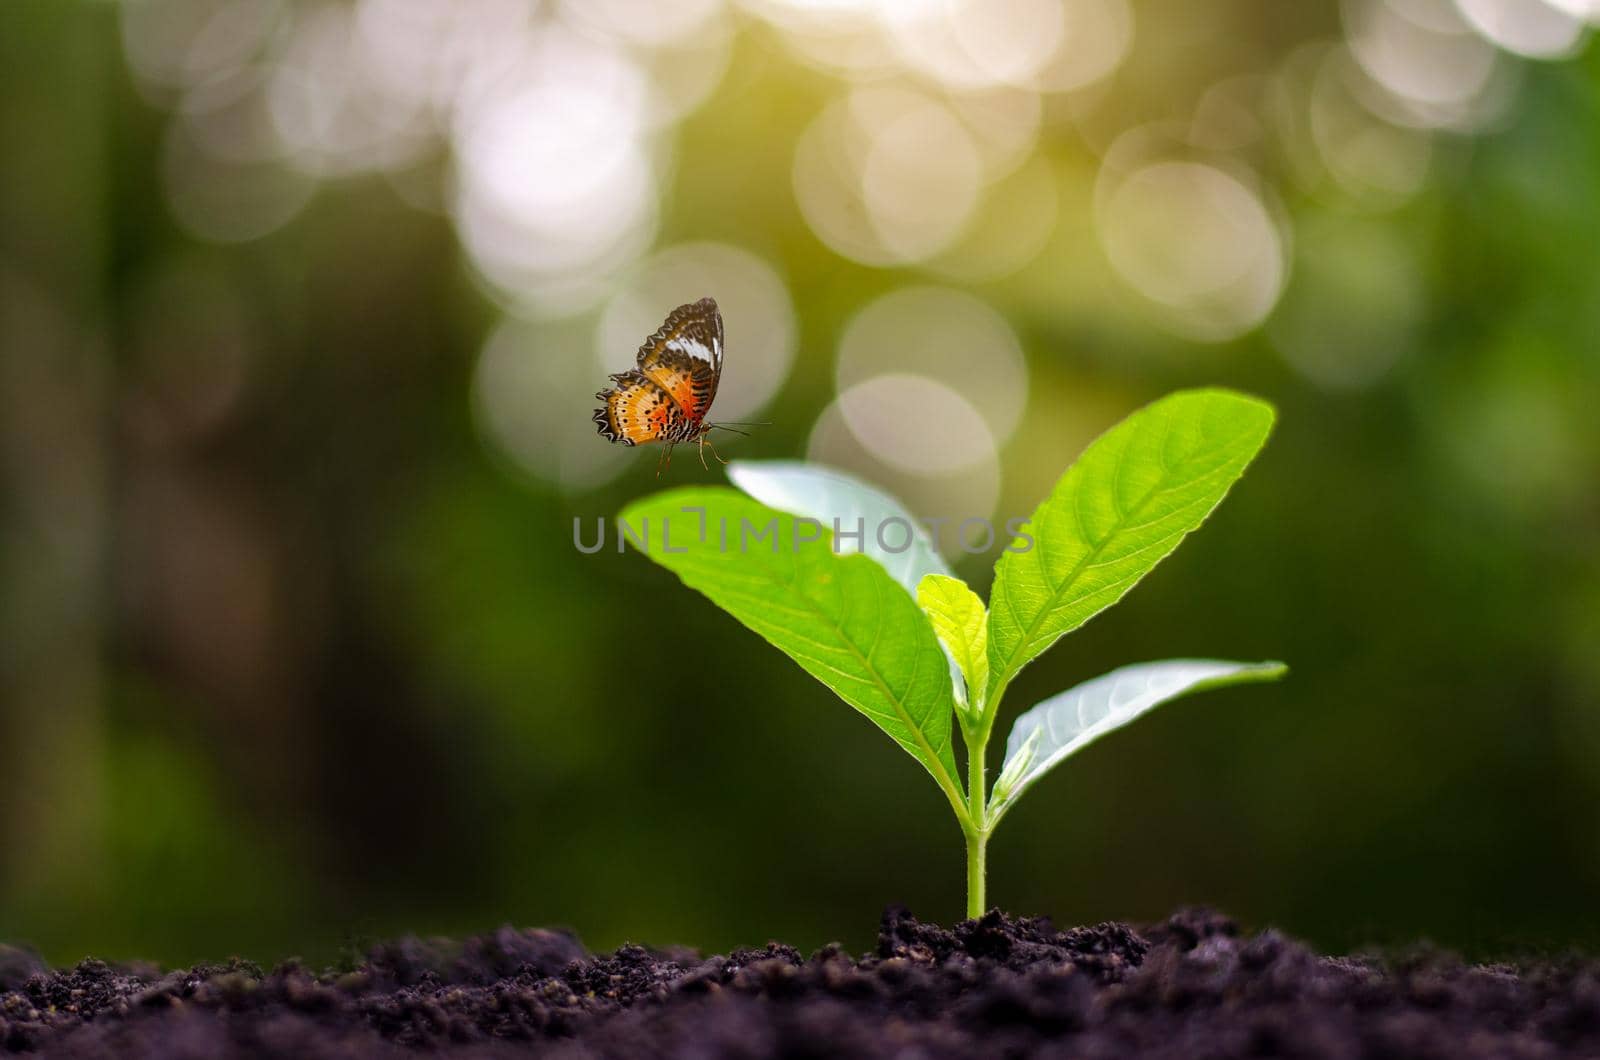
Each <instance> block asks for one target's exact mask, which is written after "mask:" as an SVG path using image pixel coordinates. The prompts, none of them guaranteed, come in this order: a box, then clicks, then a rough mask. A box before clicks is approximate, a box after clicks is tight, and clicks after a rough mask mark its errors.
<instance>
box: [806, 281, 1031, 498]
mask: <svg viewBox="0 0 1600 1060" xmlns="http://www.w3.org/2000/svg"><path fill="white" fill-rule="evenodd" d="M835 371H836V374H837V378H838V383H839V391H840V393H841V394H849V393H852V392H853V388H854V387H855V386H857V384H865V383H867V382H869V381H870V380H872V379H873V378H874V377H878V376H898V375H901V374H905V373H915V374H916V375H918V376H921V377H925V378H927V379H929V380H932V381H934V382H936V383H940V384H942V385H943V386H944V387H945V388H948V389H949V390H951V391H954V392H955V393H958V394H960V395H961V397H962V398H963V401H962V402H961V405H960V406H959V407H953V412H952V414H953V415H954V416H955V417H957V418H958V419H959V418H960V417H963V416H964V415H965V413H966V408H967V407H969V406H970V407H971V408H973V409H975V410H977V412H978V414H979V415H980V416H982V417H983V420H984V423H985V425H986V427H987V432H988V435H989V436H990V438H992V439H994V442H998V443H1000V444H1004V442H1005V441H1006V439H1008V438H1010V437H1011V433H1012V431H1014V430H1015V429H1016V426H1017V422H1018V420H1020V419H1021V417H1022V412H1023V409H1024V408H1025V407H1026V405H1027V401H1028V366H1027V362H1026V361H1025V360H1024V358H1023V355H1022V346H1021V344H1020V343H1019V342H1018V341H1017V336H1016V333H1015V332H1013V331H1012V330H1011V326H1010V325H1009V324H1007V323H1006V321H1005V318H1004V317H1002V316H1001V315H1000V314H999V313H997V312H995V310H993V309H992V308H990V307H989V306H988V305H986V304H985V303H984V302H983V301H982V300H980V299H978V298H977V297H975V296H973V295H970V294H967V293H965V292H963V291H957V290H952V289H949V288H944V287H902V288H900V289H899V290H896V291H893V292H891V293H889V294H886V295H884V296H883V297H881V298H878V299H876V300H875V301H873V302H871V303H869V304H868V305H867V306H866V307H865V308H863V309H862V310H861V311H860V312H859V313H857V314H856V315H855V317H854V318H853V319H852V320H851V321H850V323H849V325H848V326H847V327H846V329H845V332H844V335H843V337H842V338H841V339H840V340H839V359H838V364H837V367H836V369H835ZM878 393H880V391H877V390H873V391H869V392H867V396H868V397H871V396H874V395H875V394H878ZM889 393H890V394H892V395H893V396H894V397H895V398H896V400H897V401H899V400H902V396H903V397H904V400H909V401H912V402H913V403H915V401H916V400H919V399H918V398H917V397H916V391H915V389H914V388H913V389H911V390H908V391H898V390H896V389H895V388H892V387H891V388H889ZM859 400H861V399H860V398H856V399H852V402H854V401H859ZM840 401H841V406H842V408H843V410H844V412H845V416H846V420H847V422H849V423H850V424H851V425H852V429H854V430H856V431H857V436H858V437H861V438H862V440H863V441H864V442H866V441H867V438H866V436H865V435H864V434H863V433H862V431H861V430H860V429H859V428H858V427H857V426H856V422H857V421H856V420H855V419H854V418H852V415H851V409H852V408H853V407H854V405H853V404H852V403H851V402H845V401H844V399H843V398H841V399H840ZM943 404H947V402H944V401H943V396H942V394H938V395H935V397H934V399H933V403H932V404H931V405H930V406H929V408H928V409H927V412H926V414H927V415H928V416H930V417H937V416H940V415H943V414H944V409H943V408H942V407H941V406H942V405H943ZM899 426H900V425H898V424H897V425H896V429H898V428H899ZM952 429H953V430H954V429H955V428H954V427H952ZM956 433H957V434H962V435H963V437H961V438H960V441H961V443H962V444H972V445H974V446H975V447H976V448H975V452H978V451H982V450H983V449H985V448H988V447H990V446H992V445H993V444H994V442H988V441H986V440H985V439H983V438H980V437H978V436H977V435H975V434H973V433H972V432H970V431H957V432H956ZM915 444H917V445H919V446H920V444H921V443H920V442H919V443H915ZM869 447H870V444H869ZM875 451H876V450H875ZM880 455H887V454H880ZM890 462H891V463H896V462H897V461H895V460H893V459H892V458H890ZM913 469H915V468H913Z"/></svg>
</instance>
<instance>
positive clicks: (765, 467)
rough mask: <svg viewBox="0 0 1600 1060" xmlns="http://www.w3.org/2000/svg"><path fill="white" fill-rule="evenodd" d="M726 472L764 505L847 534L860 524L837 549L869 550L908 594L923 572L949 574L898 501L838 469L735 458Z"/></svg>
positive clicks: (917, 525) (845, 537) (946, 565)
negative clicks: (857, 536) (858, 533)
mask: <svg viewBox="0 0 1600 1060" xmlns="http://www.w3.org/2000/svg"><path fill="white" fill-rule="evenodd" d="M728 478H729V479H731V480H732V481H733V484H734V485H735V486H738V487H739V488H740V489H741V490H744V492H746V493H748V494H749V495H750V496H752V497H754V498H755V499H756V500H758V501H760V502H761V503H762V504H765V505H767V506H768V507H770V508H776V509H778V510H779V511H781V512H791V513H793V514H795V515H803V516H806V517H807V518H810V519H815V520H817V521H818V522H820V523H821V524H822V525H823V526H826V527H828V528H829V529H834V528H835V520H837V521H838V523H837V526H838V528H839V529H842V530H844V531H845V533H846V534H847V535H848V534H853V532H854V531H855V530H857V529H861V530H862V531H863V534H862V536H861V538H860V540H859V544H858V542H857V539H855V538H854V537H853V536H841V538H840V540H839V551H841V552H862V553H864V554H866V555H868V556H871V557H872V558H873V559H875V560H877V561H878V562H879V563H881V564H883V567H884V569H885V570H887V571H888V572H889V574H890V575H891V576H893V578H894V580H895V581H897V582H899V583H900V584H901V585H903V586H905V589H906V592H908V593H910V594H912V596H915V595H916V592H917V583H918V582H920V581H921V580H922V576H923V575H925V574H943V575H944V576H945V577H953V576H954V575H953V572H952V571H951V570H950V567H949V565H948V564H947V563H945V561H944V560H943V559H942V558H941V557H940V555H939V551H938V549H937V548H935V547H934V543H933V542H932V541H931V540H929V538H928V535H927V534H926V533H925V532H924V531H923V529H922V525H921V524H920V523H918V522H917V520H916V517H914V516H913V515H912V514H911V513H910V512H908V511H907V510H906V509H905V506H904V505H902V504H901V503H900V502H899V501H897V500H895V499H894V498H893V497H891V496H889V495H888V494H887V493H883V492H882V491H880V490H877V489H874V488H873V487H871V486H869V485H867V484H866V483H865V482H862V481H861V480H860V479H858V478H855V477H853V476H851V475H847V474H845V473H844V472H843V471H836V470H834V469H833V468H831V467H823V466H822V465H820V464H806V463H802V462H800V461H797V460H735V461H733V462H732V463H730V464H729V465H728ZM897 521H898V522H897ZM898 524H904V528H903V529H902V527H901V525H898ZM880 527H882V528H884V535H883V540H881V541H880V540H879V534H878V530H879V528H880ZM901 542H907V544H906V547H905V548H904V549H901V550H900V551H894V552H891V551H890V549H898V548H900V544H901ZM885 543H887V545H888V548H885V547H884V544H885Z"/></svg>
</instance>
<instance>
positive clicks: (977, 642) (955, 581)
mask: <svg viewBox="0 0 1600 1060" xmlns="http://www.w3.org/2000/svg"><path fill="white" fill-rule="evenodd" d="M917 603H918V604H919V605H920V606H921V607H922V611H923V613H924V614H926V615H927V616H928V621H930V622H932V623H933V631H934V632H935V633H937V634H938V635H939V642H940V643H941V644H943V645H944V649H945V651H946V652H947V653H948V654H949V656H950V658H951V659H952V660H954V661H955V664H956V666H957V667H959V668H960V670H961V676H962V679H963V683H964V684H965V686H966V696H965V697H964V699H963V702H964V705H966V706H968V707H969V708H970V710H971V711H972V712H973V715H974V716H981V713H982V710H983V693H984V690H985V689H986V688H988V687H989V613H988V612H987V611H986V610H984V607H983V601H982V600H980V599H979V598H978V594H977V593H975V592H973V591H972V590H971V589H970V588H968V587H967V583H966V582H964V581H962V580H961V579H960V578H952V577H948V576H946V575H943V574H927V575H924V576H923V578H922V581H920V582H918V583H917Z"/></svg>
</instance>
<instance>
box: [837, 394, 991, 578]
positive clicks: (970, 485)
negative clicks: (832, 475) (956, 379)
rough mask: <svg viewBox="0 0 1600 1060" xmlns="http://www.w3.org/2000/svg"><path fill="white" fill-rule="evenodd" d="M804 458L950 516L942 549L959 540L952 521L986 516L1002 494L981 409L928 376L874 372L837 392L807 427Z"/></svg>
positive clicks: (932, 514) (929, 512)
mask: <svg viewBox="0 0 1600 1060" xmlns="http://www.w3.org/2000/svg"><path fill="white" fill-rule="evenodd" d="M806 459H808V460H812V461H815V462H816V463H819V464H826V465H828V466H830V467H837V468H841V469H843V470H845V471H849V472H851V473H853V474H855V475H857V476H859V477H861V478H863V479H864V480H866V481H868V482H872V483H875V484H876V485H878V486H879V487H880V488H883V489H886V490H888V491H889V492H890V493H892V494H893V495H894V496H896V497H898V498H900V499H901V500H902V501H904V502H905V504H906V505H907V507H908V508H909V509H910V510H911V511H912V512H913V513H914V514H916V515H918V516H920V517H922V518H925V519H948V520H952V523H951V527H950V528H947V529H946V530H944V531H943V532H941V533H940V534H939V535H938V539H939V543H940V544H941V546H942V548H941V550H942V551H943V552H944V553H945V554H946V555H947V556H953V555H955V554H956V550H957V549H958V547H959V544H958V543H957V542H956V540H955V537H954V528H955V527H956V526H957V524H959V522H960V521H961V520H964V519H969V518H975V519H988V518H991V517H992V516H993V515H994V512H995V506H996V504H997V503H998V502H999V498H1000V461H999V456H998V454H997V452H996V449H995V445H994V441H993V439H992V437H991V436H990V435H989V432H988V429H987V427H986V426H985V424H984V422H983V416H982V415H981V414H980V413H979V412H978V410H977V409H975V408H974V407H972V405H971V404H969V403H968V402H967V401H966V399H964V398H963V397H962V396H961V395H960V394H958V393H956V392H955V391H954V390H952V389H950V388H949V387H948V386H945V385H944V384H943V383H939V382H935V381H934V380H932V379H928V378H927V377H925V376H917V375H909V374H901V375H885V376H875V377H874V378H872V379H869V380H867V381H866V382H864V383H860V384H857V385H856V386H853V387H851V388H850V389H849V390H847V391H845V392H844V393H843V394H841V395H839V397H838V399H837V400H836V401H834V402H833V403H832V404H830V405H829V406H828V407H827V408H826V409H824V410H823V412H822V415H821V416H819V417H818V419H817V422H816V424H815V425H814V426H813V427H812V429H811V436H810V439H809V440H808V442H807V444H806ZM1002 544H1003V542H1002Z"/></svg>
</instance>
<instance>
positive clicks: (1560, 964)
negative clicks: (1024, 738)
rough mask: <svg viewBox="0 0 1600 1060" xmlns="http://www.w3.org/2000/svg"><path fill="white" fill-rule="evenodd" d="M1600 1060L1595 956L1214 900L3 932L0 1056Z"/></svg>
mask: <svg viewBox="0 0 1600 1060" xmlns="http://www.w3.org/2000/svg"><path fill="white" fill-rule="evenodd" d="M421 1051H426V1052H428V1053H444V1054H448V1055H451V1056H455V1057H502V1056H512V1055H527V1054H530V1053H533V1054H537V1055H540V1056H550V1057H561V1058H574V1060H575V1058H580V1057H581V1058H585V1060H591V1058H596V1060H597V1058H611V1057H616V1058H632V1057H641V1056H649V1057H684V1058H688V1057H694V1058H696V1060H716V1058H730V1060H731V1058H745V1057H788V1058H806V1057H818V1058H822V1057H840V1056H862V1057H887V1056H903V1057H919V1058H929V1060H937V1058H943V1057H1033V1056H1040V1057H1044V1056H1051V1057H1067V1056H1070V1057H1075V1058H1085V1060H1100V1058H1104V1060H1113V1058H1115V1060H1127V1058H1161V1060H1168V1058H1170V1060H1179V1058H1184V1060H1187V1058H1201V1057H1204V1058H1208V1060H1209V1058H1219V1060H1220V1058H1226V1057H1303V1058H1320V1057H1329V1058H1353V1057H1384V1058H1401V1057H1404V1058H1414V1060H1429V1058H1439V1060H1473V1058H1478V1057H1483V1058H1490V1057H1492V1058H1496V1060H1521V1058H1527V1060H1535V1058H1537V1060H1548V1058H1553V1057H1565V1056H1572V1057H1597V1056H1600V962H1594V961H1586V960H1580V959H1577V958H1573V959H1569V960H1565V961H1555V962H1541V963H1537V964H1527V965H1522V966H1520V967H1511V966H1503V965H1468V964H1463V963H1461V962H1460V961H1458V960H1455V959H1453V958H1451V957H1448V956H1445V955H1442V954H1429V955H1424V956H1417V957H1412V958H1407V959H1405V960H1400V961H1389V962H1378V961H1376V960H1363V959H1353V958H1346V957H1322V956H1318V955H1317V954H1315V953H1313V952H1311V951H1310V950H1309V949H1307V948H1306V947H1305V946H1303V945H1300V944H1299V943H1296V942H1294V941H1292V940H1290V939H1288V938H1285V937H1283V936H1282V935H1279V934H1277V933H1275V932H1272V931H1266V932H1262V933H1260V934H1256V935H1253V936H1249V937H1245V936H1242V935H1241V934H1240V932H1239V931H1238V930H1237V928H1236V927H1235V926H1234V924H1233V923H1232V922H1231V921H1229V920H1227V919H1226V918H1223V917H1221V916H1218V915H1216V914H1213V913H1208V912H1203V911H1189V912H1183V913H1179V914H1178V915H1176V916H1174V917H1172V918H1171V919H1169V920H1167V921H1166V922H1165V923H1162V924H1158V925H1155V926H1153V927H1150V928H1147V929H1144V930H1142V931H1136V930H1134V929H1133V928H1130V927H1128V926H1126V925H1123V924H1100V925H1098V926H1095V927H1083V928H1074V929H1072V930H1069V931H1058V930H1057V929H1056V928H1055V927H1053V926H1052V925H1051V924H1050V922H1049V921H1048V920H1045V919H1042V918H1036V919H1013V918H1011V917H1008V916H1005V915H1003V914H1001V913H1000V912H998V911H996V912H991V913H989V914H988V915H986V916H984V917H982V918H980V919H977V920H968V921H965V922H963V923H960V924H957V925H956V926H955V927H954V928H952V929H948V930H947V929H944V928H941V927H938V926H936V925H932V924H925V923H922V922H921V921H918V920H917V919H916V918H915V917H913V916H911V915H910V914H909V913H907V912H906V911H905V910H903V909H890V910H888V911H887V912H886V913H885V914H884V917H883V922H882V926H881V929H880V931H879V935H878V945H877V948H876V950H874V951H873V952H872V953H869V954H866V955H864V956H861V957H852V956H850V955H849V954H847V953H845V952H844V951H843V950H842V949H841V948H840V947H838V946H827V947H824V948H823V949H822V950H820V951H818V952H817V953H815V954H813V955H811V957H809V958H806V957H803V956H802V955H801V954H800V953H799V952H797V951H796V950H794V949H792V948H791V947H788V946H783V945H779V944H777V943H770V944H768V945H767V946H766V948H764V949H759V950H737V951H735V952H733V953H730V954H727V955H726V956H719V957H710V958H702V957H700V956H698V955H697V954H695V953H693V952H691V951H688V950H649V949H645V948H643V947H640V946H624V947H622V948H621V949H619V950H617V951H616V952H614V953H610V954H605V955H591V954H589V953H588V952H587V951H585V950H584V948H583V947H582V946H581V945H580V944H579V942H578V940H577V939H576V938H575V937H574V936H572V935H570V934H567V933H563V932H553V931H517V930H514V929H512V928H502V929H501V930H499V931H498V932H495V933H494V934H492V935H488V936H483V937H480V938H474V939H470V940H468V941H467V942H465V943H462V944H454V945H452V944H445V943H429V942H423V941H419V940H416V939H405V940H402V941H399V942H396V943H392V944H388V945H384V946H379V947H377V948H376V949H374V950H373V951H372V952H371V953H370V954H369V955H368V957H367V959H366V961H365V962H364V963H362V964H361V965H360V966H359V967H357V968H355V969H354V970H352V971H344V972H324V973H321V974H314V973H312V972H310V971H308V970H306V969H305V968H302V967H300V966H299V965H297V964H285V965H281V966H279V967H278V968H275V969H273V970H272V971H271V972H268V973H263V972H262V971H261V970H260V969H259V968H257V967H256V966H254V965H251V964H249V963H245V962H237V961H236V962H233V963H229V964H223V965H200V966H197V967H195V968H191V969H188V970H185V971H178V972H168V973H161V972H159V971H158V970H156V969H154V968H149V967H140V966H133V967H122V968H113V967H111V966H109V965H106V964H104V963H102V962H99V961H92V960H91V961H84V962H83V963H82V964H79V965H78V966H77V967H75V968H72V969H66V970H59V971H51V970H49V969H47V968H45V967H44V966H43V964H42V963H41V962H39V961H38V960H37V959H36V958H33V957H32V956H30V955H29V954H27V953H26V952H24V951H18V950H14V949H6V948H3V947H0V1052H17V1053H28V1052H34V1053H40V1054H44V1055H48V1056H61V1057H78V1056H95V1057H119V1058H123V1057H128V1058H139V1057H174V1056H180V1057H222V1058H226V1057H247V1056H250V1057H253V1056H286V1057H289V1056H292V1057H305V1058H312V1060H316V1058H335V1057H337V1058H344V1057H408V1056H414V1055H416V1054H417V1053H418V1052H421Z"/></svg>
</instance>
